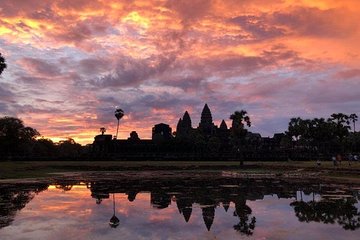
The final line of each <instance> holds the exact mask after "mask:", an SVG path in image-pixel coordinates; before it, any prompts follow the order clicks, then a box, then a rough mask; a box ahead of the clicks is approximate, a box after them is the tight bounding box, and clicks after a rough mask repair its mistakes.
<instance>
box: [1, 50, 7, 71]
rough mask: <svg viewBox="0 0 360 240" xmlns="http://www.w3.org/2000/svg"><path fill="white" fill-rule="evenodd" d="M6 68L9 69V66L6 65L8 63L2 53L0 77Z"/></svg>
mask: <svg viewBox="0 0 360 240" xmlns="http://www.w3.org/2000/svg"><path fill="white" fill-rule="evenodd" d="M6 67H7V65H6V62H5V58H4V57H3V56H2V55H1V53H0V75H1V74H2V72H3V71H4V70H5V68H6Z"/></svg>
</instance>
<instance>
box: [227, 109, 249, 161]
mask: <svg viewBox="0 0 360 240" xmlns="http://www.w3.org/2000/svg"><path fill="white" fill-rule="evenodd" d="M230 119H231V120H232V123H231V143H232V145H233V149H234V150H235V151H236V152H237V154H242V155H243V154H244V153H243V151H244V145H245V136H246V134H247V132H248V131H247V129H245V125H246V126H248V127H251V121H250V117H249V116H248V115H247V112H246V111H245V110H241V111H235V112H234V113H233V114H231V115H230ZM239 157H240V165H241V166H242V165H243V164H244V156H239Z"/></svg>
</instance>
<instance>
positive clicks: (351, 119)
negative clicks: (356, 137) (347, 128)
mask: <svg viewBox="0 0 360 240" xmlns="http://www.w3.org/2000/svg"><path fill="white" fill-rule="evenodd" d="M349 120H350V121H351V122H352V123H353V126H354V127H353V131H354V133H355V132H356V131H355V122H357V120H358V116H357V115H356V114H355V113H352V114H350V116H349Z"/></svg>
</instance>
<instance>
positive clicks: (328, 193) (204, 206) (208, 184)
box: [0, 176, 360, 235]
mask: <svg viewBox="0 0 360 240" xmlns="http://www.w3.org/2000/svg"><path fill="white" fill-rule="evenodd" d="M50 184H54V185H55V187H56V188H58V189H62V190H63V191H65V192H66V191H70V192H71V191H72V188H73V186H76V185H79V184H81V185H86V188H87V189H88V190H89V191H90V194H91V197H92V198H93V199H94V200H95V201H94V204H100V205H101V204H102V202H103V200H104V199H108V200H109V201H111V202H112V203H113V205H112V209H111V210H109V216H108V218H107V219H110V221H109V224H110V226H111V227H114V228H116V227H117V226H119V225H121V224H122V223H121V220H119V218H118V216H117V209H116V207H117V206H116V205H115V199H116V195H117V194H120V193H121V194H126V195H127V200H128V201H129V202H133V201H134V200H135V199H136V197H137V194H138V193H144V192H145V193H149V194H150V203H151V206H152V208H153V209H155V210H156V211H159V214H161V210H162V209H166V208H168V207H169V206H170V205H171V204H176V207H177V209H178V212H179V214H181V215H182V216H183V218H184V221H185V222H186V223H188V222H189V221H190V219H191V218H192V214H194V213H193V207H194V205H196V206H197V207H199V208H200V209H201V214H202V219H203V223H204V226H205V227H206V229H207V230H208V231H210V230H211V228H212V226H213V224H214V219H215V218H216V216H215V215H216V214H215V213H216V208H218V207H222V208H224V211H226V212H228V211H229V207H230V205H232V206H234V207H233V208H232V209H231V210H232V211H233V212H231V213H230V214H229V215H228V216H229V217H231V218H234V217H235V218H236V219H237V222H238V223H237V224H235V225H233V226H228V227H232V228H233V229H234V230H235V231H237V232H239V233H240V234H244V235H252V234H253V233H254V231H256V226H257V222H258V220H259V219H258V216H256V214H254V213H253V210H252V208H251V207H250V206H249V204H248V202H249V201H254V200H262V199H264V197H265V196H267V195H273V196H274V195H275V196H277V198H278V199H290V200H291V201H290V206H291V207H292V208H293V211H294V214H295V216H296V217H297V219H298V221H300V222H318V223H323V224H337V225H339V226H341V227H342V228H343V229H345V230H356V229H358V228H359V227H360V212H359V209H358V201H359V189H358V188H357V189H356V188H355V189H353V188H351V187H346V188H343V186H339V185H321V184H315V183H309V182H308V183H304V182H299V181H297V182H287V181H280V180H273V179H251V178H247V179H238V178H234V179H231V178H224V177H221V176H218V177H215V178H214V177H213V178H212V180H209V179H204V178H196V177H195V178H193V177H185V178H178V177H164V178H136V177H117V178H116V180H114V179H113V178H110V177H109V178H105V179H104V180H100V181H95V180H92V179H91V178H90V179H89V180H88V181H86V179H77V180H74V181H65V180H61V179H60V180H55V182H49V183H47V184H45V183H41V184H40V183H31V184H30V183H28V184H6V185H0V196H1V198H0V202H1V204H0V228H4V227H6V226H9V225H11V224H12V221H13V220H14V218H15V216H16V213H17V212H18V211H20V210H21V209H23V208H24V207H25V206H26V204H28V203H29V202H30V201H31V200H32V199H33V198H34V197H35V196H36V194H38V193H39V192H41V191H44V190H46V189H47V188H48V186H49V185H50ZM288 206H289V205H288Z"/></svg>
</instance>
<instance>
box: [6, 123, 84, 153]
mask: <svg viewBox="0 0 360 240" xmlns="http://www.w3.org/2000/svg"><path fill="white" fill-rule="evenodd" d="M39 137H40V133H39V132H38V131H37V130H36V129H34V128H31V127H27V126H25V125H24V123H23V121H22V120H20V119H18V118H14V117H2V118H0V160H28V159H32V160H49V159H53V160H72V159H74V160H75V159H80V158H81V157H82V155H84V152H85V147H83V146H81V145H80V144H78V143H76V142H75V141H74V140H73V139H71V138H69V139H67V140H63V141H59V142H56V143H54V142H53V141H52V140H51V139H47V138H39Z"/></svg>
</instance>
